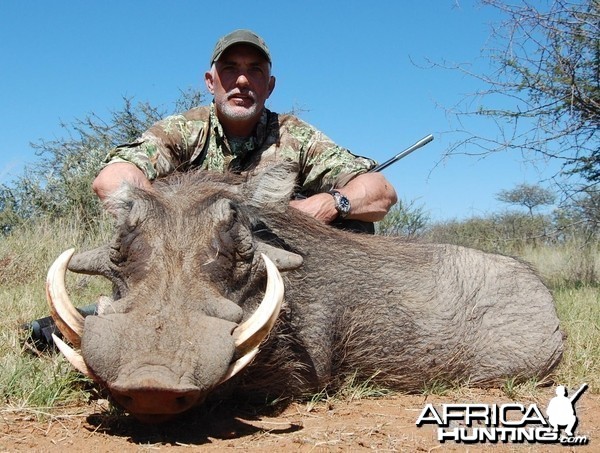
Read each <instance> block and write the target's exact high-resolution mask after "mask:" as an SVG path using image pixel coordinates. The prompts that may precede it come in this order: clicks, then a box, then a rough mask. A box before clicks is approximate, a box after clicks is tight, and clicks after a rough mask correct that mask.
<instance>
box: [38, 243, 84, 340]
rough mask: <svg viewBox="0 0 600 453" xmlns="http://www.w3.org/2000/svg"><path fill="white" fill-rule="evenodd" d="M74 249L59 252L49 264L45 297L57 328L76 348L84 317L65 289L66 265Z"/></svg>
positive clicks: (81, 332)
mask: <svg viewBox="0 0 600 453" xmlns="http://www.w3.org/2000/svg"><path fill="white" fill-rule="evenodd" d="M74 251H75V249H69V250H67V251H65V252H63V253H61V255H60V256H59V257H58V258H57V259H56V261H54V263H53V264H52V266H50V269H49V270H48V277H47V278H46V298H47V300H48V305H49V306H50V314H51V315H52V318H53V319H54V322H56V325H57V326H58V329H59V330H60V331H61V333H62V334H63V335H64V337H65V338H66V339H67V340H69V342H70V343H71V344H72V345H73V346H75V347H77V348H78V347H79V346H80V344H81V335H83V324H84V318H83V316H82V315H81V313H79V312H78V311H77V309H76V308H75V307H74V306H73V304H72V303H71V300H70V299H69V296H68V294H67V290H66V289H65V275H66V272H67V265H68V264H69V261H70V260H71V257H72V256H73V252H74Z"/></svg>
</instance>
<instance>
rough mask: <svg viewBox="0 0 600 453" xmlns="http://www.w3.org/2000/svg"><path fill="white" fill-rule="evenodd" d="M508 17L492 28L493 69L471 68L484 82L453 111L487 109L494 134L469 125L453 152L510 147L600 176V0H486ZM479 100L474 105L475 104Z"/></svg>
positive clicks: (588, 181)
mask: <svg viewBox="0 0 600 453" xmlns="http://www.w3.org/2000/svg"><path fill="white" fill-rule="evenodd" d="M481 1H482V3H483V4H484V5H486V6H489V7H492V8H496V9H497V10H498V11H500V12H501V13H502V17H504V20H503V21H502V22H500V23H498V24H496V25H495V26H494V27H493V28H492V33H491V40H490V42H491V46H490V47H488V49H489V50H487V51H485V52H486V54H485V55H484V56H485V57H486V58H487V59H488V60H489V61H490V62H491V68H492V69H491V70H490V71H489V72H488V73H484V74H481V73H475V72H472V71H469V70H468V69H467V68H466V67H460V69H461V70H462V71H464V72H467V73H469V74H470V75H471V76H473V77H475V78H477V79H478V80H479V81H480V82H482V85H483V87H484V88H483V89H481V90H479V91H477V92H476V93H474V94H473V95H472V96H469V97H468V99H465V102H464V103H462V104H461V106H459V107H458V109H457V110H455V111H454V112H453V113H455V114H456V115H457V117H458V118H459V120H460V122H461V124H463V120H464V119H465V117H487V118H490V119H491V120H492V121H494V122H495V123H496V124H497V126H498V134H497V136H495V137H483V136H481V135H479V134H477V133H471V132H470V131H468V130H465V131H463V132H465V133H467V138H466V139H464V140H461V141H460V142H458V143H455V144H454V145H453V146H452V147H451V148H450V150H449V152H448V153H449V154H455V153H467V154H482V153H484V154H485V153H490V152H496V151H504V150H516V151H519V152H522V153H527V152H531V153H533V155H535V156H544V157H546V158H551V159H560V160H561V161H562V162H563V163H564V166H563V170H562V173H563V174H564V175H573V174H576V175H579V176H580V177H581V180H582V181H584V182H585V186H584V187H583V188H582V187H581V186H579V189H580V190H582V189H586V190H588V189H590V188H593V187H597V186H598V184H599V183H600V134H599V126H600V0H546V1H542V2H530V1H527V0H521V1H518V2H517V3H516V4H513V3H510V4H509V3H508V2H506V1H502V0H481ZM473 105H475V106H476V107H475V108H473V107H472V106H473Z"/></svg>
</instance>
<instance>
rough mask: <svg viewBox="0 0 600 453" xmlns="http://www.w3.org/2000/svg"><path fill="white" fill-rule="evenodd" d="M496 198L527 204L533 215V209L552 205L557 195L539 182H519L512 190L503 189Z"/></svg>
mask: <svg viewBox="0 0 600 453" xmlns="http://www.w3.org/2000/svg"><path fill="white" fill-rule="evenodd" d="M496 199H498V200H499V201H502V202H504V203H508V204H515V205H520V206H525V207H526V208H527V209H528V210H529V215H530V216H531V217H533V210H534V209H535V208H538V207H540V206H545V205H551V204H552V203H554V200H555V199H556V196H555V195H554V193H553V192H552V191H551V190H548V189H546V188H544V187H541V186H539V185H537V184H519V185H517V186H516V187H515V188H514V189H511V190H501V191H500V192H499V193H498V195H497V196H496Z"/></svg>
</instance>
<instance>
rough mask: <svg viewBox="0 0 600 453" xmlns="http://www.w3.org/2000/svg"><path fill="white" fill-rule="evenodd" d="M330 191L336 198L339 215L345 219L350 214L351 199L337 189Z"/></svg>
mask: <svg viewBox="0 0 600 453" xmlns="http://www.w3.org/2000/svg"><path fill="white" fill-rule="evenodd" d="M328 193H329V194H331V196H333V199H334V200H335V209H336V211H337V212H338V217H339V218H340V219H345V218H346V217H347V216H348V214H350V200H348V198H347V197H346V196H345V195H342V194H341V193H339V192H338V191H337V190H330V191H329V192H328Z"/></svg>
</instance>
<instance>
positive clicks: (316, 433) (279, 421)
mask: <svg viewBox="0 0 600 453" xmlns="http://www.w3.org/2000/svg"><path fill="white" fill-rule="evenodd" d="M553 396H554V389H553V388H548V389H543V390H541V391H538V392H537V394H536V396H535V398H533V397H526V396H525V397H523V396H517V397H516V398H515V399H514V401H511V400H510V399H509V398H508V397H507V396H506V395H504V394H503V393H501V392H499V391H483V390H467V391H461V392H460V394H452V395H451V396H429V397H425V396H422V395H421V396H407V395H395V396H390V397H386V398H378V399H363V400H358V401H351V402H346V401H324V402H319V403H316V404H311V403H306V402H304V403H293V404H291V405H290V406H289V407H287V408H286V409H285V410H284V411H283V413H280V414H279V415H277V416H273V415H271V416H266V415H260V416H257V415H253V413H252V412H251V411H248V410H247V409H246V410H240V409H235V410H234V409H232V408H228V407H225V406H224V405H221V406H217V407H213V408H212V409H211V410H210V412H207V411H202V410H197V411H194V412H193V413H191V414H188V415H186V416H185V417H181V418H179V419H177V420H175V421H171V422H169V423H167V424H164V425H154V426H151V425H142V424H140V423H138V422H137V421H135V420H134V419H133V418H132V417H130V416H127V415H115V414H111V412H109V411H107V403H106V402H105V401H100V402H94V403H91V404H90V405H87V406H80V407H72V408H66V409H63V410H62V411H61V413H60V414H56V413H53V414H52V415H51V416H43V417H40V414H39V413H34V412H32V411H22V410H17V409H8V408H7V409H3V410H1V411H0V414H1V418H0V452H5V451H6V452H12V451H47V452H65V451H91V452H120V453H125V452H137V451H165V452H171V451H184V450H186V449H188V450H189V449H191V450H208V451H216V450H218V451H223V450H242V451H267V450H275V451H300V452H312V451H317V452H318V451H367V450H374V451H410V452H412V451H423V452H424V451H427V452H429V451H527V452H530V451H534V452H538V451H539V452H545V451H562V452H566V451H581V452H584V451H600V395H597V394H591V393H584V394H583V395H582V396H581V398H580V399H579V400H578V401H577V405H576V410H577V417H578V419H579V425H578V427H577V430H576V435H578V436H586V437H587V439H588V440H589V443H588V445H587V446H575V447H565V446H560V445H556V446H554V445H547V444H513V443H507V444H503V443H498V444H490V443H487V444H470V445H468V444H464V443H455V442H445V443H440V442H439V441H438V439H437V429H436V427H434V426H431V425H424V426H423V427H417V426H416V424H415V422H416V420H417V418H418V417H419V415H420V414H421V411H422V410H423V408H424V406H425V404H427V403H432V404H434V405H435V406H436V407H439V405H441V404H445V403H489V404H493V403H495V404H498V405H500V404H503V403H515V402H517V403H521V404H523V405H524V406H526V407H527V406H529V405H530V404H532V403H536V404H537V405H538V407H539V408H540V409H541V410H542V411H545V409H546V406H547V405H548V402H549V401H550V399H551V398H552V397H553Z"/></svg>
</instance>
